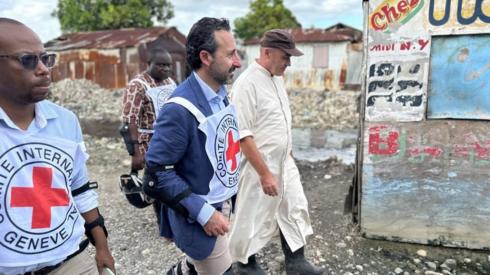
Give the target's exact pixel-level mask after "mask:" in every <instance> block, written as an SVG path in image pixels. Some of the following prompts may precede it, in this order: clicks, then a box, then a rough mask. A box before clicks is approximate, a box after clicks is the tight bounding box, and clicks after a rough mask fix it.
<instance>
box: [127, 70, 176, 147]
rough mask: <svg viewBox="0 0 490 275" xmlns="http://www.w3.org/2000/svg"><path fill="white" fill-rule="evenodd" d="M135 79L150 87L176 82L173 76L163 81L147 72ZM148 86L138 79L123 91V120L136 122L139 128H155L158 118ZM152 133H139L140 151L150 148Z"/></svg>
mask: <svg viewBox="0 0 490 275" xmlns="http://www.w3.org/2000/svg"><path fill="white" fill-rule="evenodd" d="M134 79H140V80H142V81H144V82H145V83H147V84H148V86H149V87H150V88H154V87H158V86H162V85H168V84H175V82H174V81H173V80H172V79H171V78H167V79H165V80H163V81H161V82H156V81H155V80H154V79H153V78H152V77H151V76H150V75H149V74H148V73H147V72H144V73H141V74H139V75H137V76H136V77H135V78H134ZM145 91H146V87H145V86H144V85H143V84H141V83H140V82H138V81H130V82H129V84H128V86H127V87H126V89H125V90H124V93H123V103H122V121H123V122H125V123H133V122H134V123H135V124H136V125H137V126H138V128H139V129H148V130H152V129H153V123H154V122H155V119H156V114H155V109H154V107H153V103H152V101H151V98H150V97H148V95H147V94H146V92H145ZM150 138H151V134H148V133H138V141H139V142H140V144H141V146H140V148H139V149H140V151H141V152H142V153H145V152H146V150H148V142H149V141H150Z"/></svg>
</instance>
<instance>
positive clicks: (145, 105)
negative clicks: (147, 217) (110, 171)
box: [120, 47, 176, 223]
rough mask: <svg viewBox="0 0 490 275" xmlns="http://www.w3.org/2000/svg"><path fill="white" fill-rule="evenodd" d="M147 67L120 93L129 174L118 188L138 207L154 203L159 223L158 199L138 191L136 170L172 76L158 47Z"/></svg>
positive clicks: (168, 62) (166, 55)
mask: <svg viewBox="0 0 490 275" xmlns="http://www.w3.org/2000/svg"><path fill="white" fill-rule="evenodd" d="M147 55H148V69H147V70H146V71H144V72H142V73H141V74H139V75H137V76H136V77H134V78H133V79H132V80H131V81H129V83H128V86H127V87H126V89H125V90H124V93H123V103H122V122H123V125H122V126H121V128H120V133H121V135H122V136H123V138H124V142H125V144H126V149H127V150H128V153H129V155H130V156H131V172H130V174H125V175H121V180H120V182H121V184H120V186H121V189H122V191H123V192H124V193H125V195H126V198H127V199H128V201H129V203H130V204H132V205H133V206H135V207H138V208H144V207H146V206H148V205H150V204H153V207H154V210H155V213H156V216H157V220H158V223H160V207H161V204H160V203H159V202H158V201H153V200H151V199H149V198H148V197H147V196H146V195H145V194H143V192H142V190H141V185H140V184H139V182H140V180H139V178H138V171H139V170H141V169H143V167H144V158H145V154H146V151H147V150H148V144H149V142H150V139H151V137H152V136H153V132H154V130H153V126H154V124H155V120H156V117H157V115H158V111H159V110H160V108H161V107H162V105H163V103H165V102H166V100H167V99H168V98H169V97H170V95H171V94H172V92H173V91H174V90H175V87H176V84H175V82H174V81H173V80H172V78H171V77H170V76H171V75H172V56H171V55H170V53H169V52H168V51H167V50H165V49H163V48H160V47H154V48H151V49H150V50H149V51H148V53H147Z"/></svg>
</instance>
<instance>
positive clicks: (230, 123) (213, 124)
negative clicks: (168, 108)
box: [166, 97, 241, 204]
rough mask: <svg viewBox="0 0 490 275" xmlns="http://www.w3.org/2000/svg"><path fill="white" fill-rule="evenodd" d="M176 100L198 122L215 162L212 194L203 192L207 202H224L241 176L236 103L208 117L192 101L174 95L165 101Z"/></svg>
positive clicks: (208, 152)
mask: <svg viewBox="0 0 490 275" xmlns="http://www.w3.org/2000/svg"><path fill="white" fill-rule="evenodd" d="M171 102H173V103H176V104H179V105H181V106H183V107H184V108H186V109H187V110H188V111H189V112H191V113H192V114H193V115H194V117H195V118H196V119H197V121H198V122H199V130H200V131H202V132H203V133H204V134H205V135H206V154H207V156H208V158H209V161H210V162H211V164H212V165H213V168H214V174H213V178H212V179H211V181H210V182H209V193H208V194H207V195H201V197H203V198H204V199H205V200H206V201H207V202H208V203H210V204H214V203H219V202H223V201H225V200H227V199H229V198H231V197H232V196H233V195H235V194H236V192H237V190H238V179H239V176H240V159H241V153H240V135H239V132H238V129H239V128H238V121H237V118H236V110H235V106H234V105H233V104H229V105H228V106H226V107H225V108H224V109H223V110H221V111H219V112H217V113H215V114H212V115H211V116H209V117H206V116H204V114H203V113H202V112H201V111H199V109H198V108H197V107H196V106H194V105H193V104H192V103H191V102H190V101H188V100H187V99H185V98H182V97H173V98H171V99H169V100H168V101H167V102H166V103H171Z"/></svg>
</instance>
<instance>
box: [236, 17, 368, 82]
mask: <svg viewBox="0 0 490 275" xmlns="http://www.w3.org/2000/svg"><path fill="white" fill-rule="evenodd" d="M288 31H289V32H291V34H292V36H293V37H294V39H295V40H296V47H297V48H298V49H300V50H301V51H302V52H303V53H304V55H303V56H299V57H294V58H291V67H289V68H288V69H287V70H286V72H285V75H284V79H285V81H286V88H288V89H312V90H317V91H324V90H346V89H348V90H360V87H361V61H362V31H360V30H357V29H355V28H352V27H349V26H347V25H344V24H342V23H338V24H335V25H333V26H331V27H329V28H326V29H317V28H311V29H301V28H297V29H289V30H288ZM259 42H260V39H259V38H256V39H250V40H247V41H245V42H244V46H245V51H246V63H247V64H250V63H251V62H253V60H255V58H257V57H258V56H259V50H260V45H259Z"/></svg>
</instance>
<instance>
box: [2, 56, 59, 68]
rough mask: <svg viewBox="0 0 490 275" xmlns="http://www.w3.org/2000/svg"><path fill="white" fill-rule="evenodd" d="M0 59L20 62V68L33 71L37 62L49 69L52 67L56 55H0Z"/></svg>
mask: <svg viewBox="0 0 490 275" xmlns="http://www.w3.org/2000/svg"><path fill="white" fill-rule="evenodd" d="M0 58H12V59H15V60H17V61H19V62H20V64H22V67H24V69H26V70H34V69H36V67H37V64H38V63H39V60H41V62H42V63H43V64H44V65H45V66H46V67H48V68H49V69H50V68H52V67H53V66H54V63H55V62H56V54H54V53H43V54H41V55H36V54H32V53H19V54H10V55H7V54H5V55H0Z"/></svg>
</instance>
